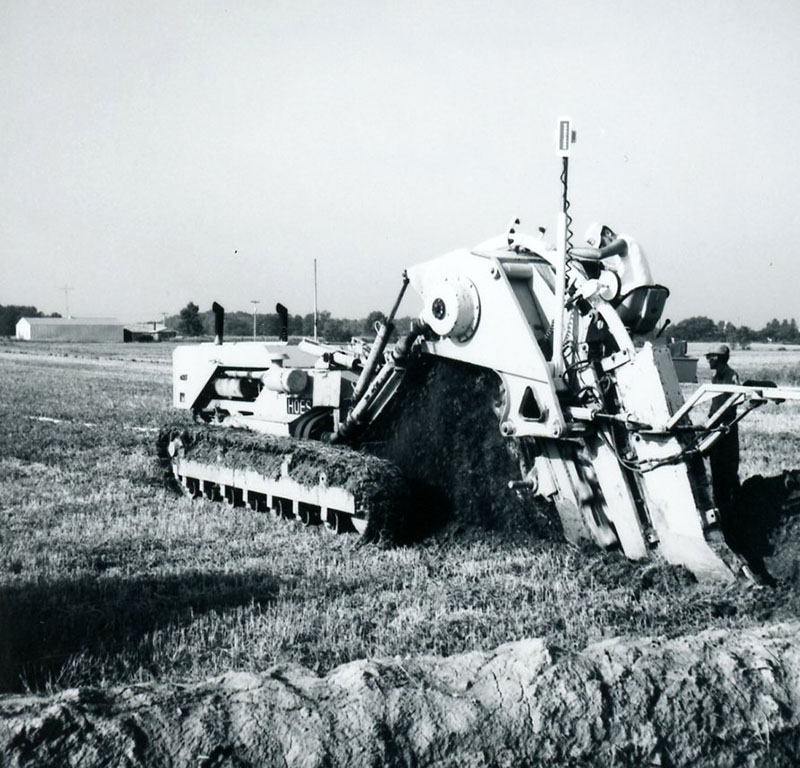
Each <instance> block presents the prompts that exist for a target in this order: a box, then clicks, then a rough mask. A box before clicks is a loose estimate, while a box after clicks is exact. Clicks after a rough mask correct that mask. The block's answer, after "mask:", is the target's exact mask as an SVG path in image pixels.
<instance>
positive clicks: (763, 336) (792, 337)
mask: <svg viewBox="0 0 800 768" xmlns="http://www.w3.org/2000/svg"><path fill="white" fill-rule="evenodd" d="M664 333H665V335H667V336H674V337H675V338H680V339H686V340H687V341H728V342H734V343H738V344H749V343H751V342H753V341H766V342H781V343H789V344H797V343H800V330H798V328H797V322H796V321H795V319H794V318H792V319H791V320H776V319H773V320H770V321H769V322H768V323H767V324H766V325H765V326H764V327H763V328H761V329H760V330H754V329H753V328H750V327H749V326H747V325H738V326H737V325H734V324H733V323H729V322H727V321H725V320H720V321H716V320H712V319H711V318H710V317H705V316H703V315H698V316H696V317H687V318H686V319H685V320H681V321H680V322H678V323H673V324H672V325H669V326H667V329H666V330H665V331H664Z"/></svg>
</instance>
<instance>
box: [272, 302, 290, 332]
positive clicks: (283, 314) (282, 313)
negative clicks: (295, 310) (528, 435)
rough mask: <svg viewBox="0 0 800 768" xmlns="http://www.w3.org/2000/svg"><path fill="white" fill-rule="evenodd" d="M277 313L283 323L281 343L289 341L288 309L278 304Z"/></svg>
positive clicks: (276, 306)
mask: <svg viewBox="0 0 800 768" xmlns="http://www.w3.org/2000/svg"><path fill="white" fill-rule="evenodd" d="M275 311H276V312H277V313H278V317H279V318H280V321H281V330H280V337H279V338H280V340H281V341H289V310H288V309H286V307H284V306H283V304H281V303H278V304H276V305H275Z"/></svg>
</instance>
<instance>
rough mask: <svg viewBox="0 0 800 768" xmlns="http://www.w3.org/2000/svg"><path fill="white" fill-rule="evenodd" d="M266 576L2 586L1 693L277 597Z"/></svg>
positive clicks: (194, 575)
mask: <svg viewBox="0 0 800 768" xmlns="http://www.w3.org/2000/svg"><path fill="white" fill-rule="evenodd" d="M277 593H278V584H277V582H276V581H275V580H274V579H273V578H271V577H269V578H265V577H263V576H262V575H260V574H225V573H209V572H204V571H188V572H184V573H181V574H177V575H165V576H155V577H137V578H130V579H128V578H124V577H108V576H103V577H92V576H84V577H82V578H78V579H62V580H53V581H44V580H43V581H41V582H39V583H35V584H30V583H29V584H21V585H13V586H4V587H2V588H0V693H10V692H21V691H23V690H25V689H26V688H30V689H33V690H41V689H43V688H44V686H46V685H47V683H48V682H49V681H52V680H56V679H58V677H59V674H60V672H61V670H62V668H63V667H64V665H65V663H67V662H68V661H69V658H70V657H71V656H73V655H76V654H90V655H96V656H102V655H104V654H111V653H118V652H119V651H121V650H124V649H126V648H131V649H133V648H134V647H135V646H136V645H137V644H138V643H139V642H140V640H141V639H142V638H143V637H144V636H145V635H147V634H148V633H151V632H154V631H156V630H158V629H160V628H164V627H167V626H170V625H175V624H188V623H189V622H190V621H191V620H192V619H193V617H196V616H197V615H198V614H204V613H207V612H208V611H212V610H219V609H230V608H235V607H238V606H245V605H251V604H253V603H255V604H263V603H270V602H273V601H274V600H275V598H276V596H277Z"/></svg>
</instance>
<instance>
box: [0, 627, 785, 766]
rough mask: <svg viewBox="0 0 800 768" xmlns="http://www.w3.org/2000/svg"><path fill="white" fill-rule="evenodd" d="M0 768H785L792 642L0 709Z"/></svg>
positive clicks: (129, 692)
mask: <svg viewBox="0 0 800 768" xmlns="http://www.w3.org/2000/svg"><path fill="white" fill-rule="evenodd" d="M0 755H2V758H0V763H2V765H4V766H9V768H10V767H11V766H31V765H36V766H43V767H44V766H81V767H82V768H93V767H94V766H97V768H100V766H108V765H121V766H123V765H124V766H198V765H199V766H237V767H240V766H265V765H266V766H271V765H284V766H298V767H300V766H302V767H303V768H316V767H317V766H318V767H319V768H323V766H324V767H326V768H327V767H329V766H351V767H352V768H357V767H358V766H386V767H387V768H390V767H392V766H415V767H417V768H421V767H422V766H445V767H446V766H453V767H455V766H458V768H463V767H464V766H486V767H487V768H489V767H491V766H608V765H617V766H643V765H660V766H678V765H692V766H698V767H700V766H708V767H711V766H715V767H716V766H720V767H722V766H794V765H797V764H798V763H800V624H798V623H787V624H780V625H775V626H772V627H769V628H760V629H748V630H740V631H734V632H723V631H708V632H703V633H701V634H699V635H694V636H687V637H680V638H675V639H671V640H664V639H657V638H656V639H652V638H648V639H638V640H611V641H606V642H603V643H598V644H596V645H593V646H590V647H588V648H586V649H585V650H584V651H582V652H580V653H567V652H563V651H561V650H559V649H558V648H556V647H554V646H552V645H548V644H547V643H545V642H543V641H542V640H525V641H520V642H515V643H508V644H506V645H503V646H500V647H499V648H497V649H495V650H494V651H490V652H487V653H479V652H473V653H468V654H464V655H459V656H452V657H448V658H437V657H423V658H415V659H414V658H410V659H401V658H395V659H382V660H372V661H357V662H352V663H350V664H345V665H343V666H341V667H338V668H336V669H334V670H333V671H331V672H330V674H328V675H326V676H325V677H318V676H317V675H314V674H313V673H312V672H310V671H309V670H307V669H304V668H302V667H299V666H290V665H280V666H276V667H273V668H272V669H270V670H268V671H267V672H265V673H263V674H259V675H255V674H249V673H229V674H226V675H224V676H222V677H220V678H216V679H212V680H209V681H206V682H203V683H199V684H192V685H177V684H158V685H139V686H131V687H127V688H121V689H116V690H108V691H102V690H98V689H94V688H81V689H73V690H68V691H65V692H63V693H61V694H58V695H56V696H53V697H34V696H16V697H9V698H6V699H3V700H0Z"/></svg>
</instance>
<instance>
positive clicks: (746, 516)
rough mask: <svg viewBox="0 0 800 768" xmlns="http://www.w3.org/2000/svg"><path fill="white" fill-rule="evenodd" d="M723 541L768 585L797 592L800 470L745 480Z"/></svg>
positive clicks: (799, 579) (799, 580)
mask: <svg viewBox="0 0 800 768" xmlns="http://www.w3.org/2000/svg"><path fill="white" fill-rule="evenodd" d="M722 523H723V530H724V532H725V538H726V539H727V541H728V544H729V545H730V546H731V548H732V549H734V550H735V551H737V552H739V553H740V554H741V555H743V556H744V557H745V558H746V559H747V561H748V563H749V564H750V566H751V568H752V569H753V570H754V571H755V572H756V573H757V574H759V575H760V576H761V577H762V578H763V579H765V580H766V581H767V582H768V583H774V582H778V583H781V584H783V585H786V586H789V587H791V588H792V589H794V590H795V591H797V590H798V588H800V470H797V469H794V470H784V471H783V472H781V473H779V474H777V475H772V476H770V477H763V476H762V475H754V476H752V477H749V478H747V480H745V481H744V482H743V483H742V486H741V488H740V490H739V493H738V494H737V498H736V506H735V510H734V515H733V518H732V519H731V520H728V521H726V520H725V519H723V521H722Z"/></svg>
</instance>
